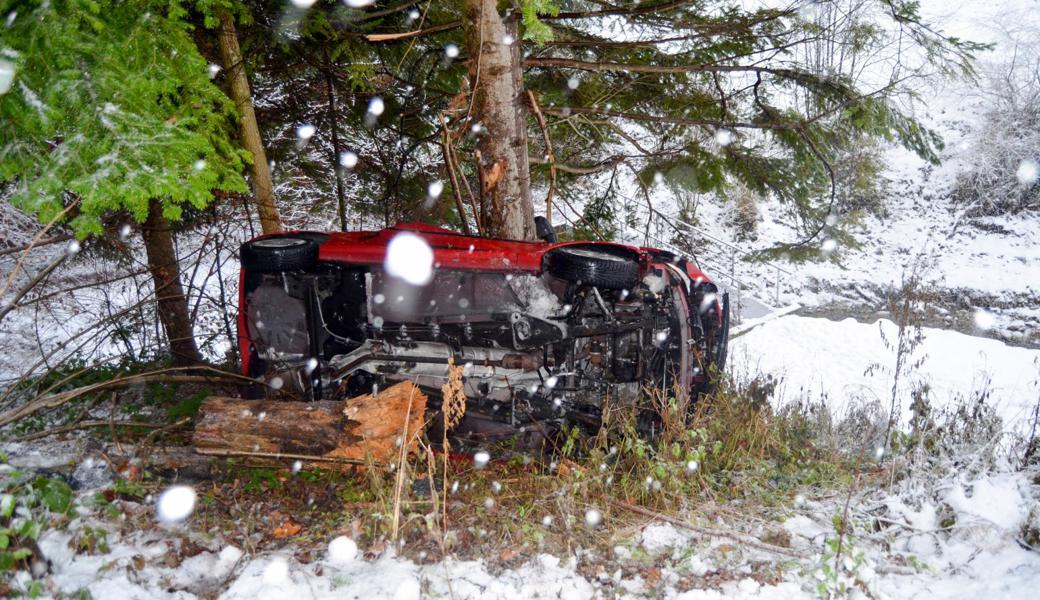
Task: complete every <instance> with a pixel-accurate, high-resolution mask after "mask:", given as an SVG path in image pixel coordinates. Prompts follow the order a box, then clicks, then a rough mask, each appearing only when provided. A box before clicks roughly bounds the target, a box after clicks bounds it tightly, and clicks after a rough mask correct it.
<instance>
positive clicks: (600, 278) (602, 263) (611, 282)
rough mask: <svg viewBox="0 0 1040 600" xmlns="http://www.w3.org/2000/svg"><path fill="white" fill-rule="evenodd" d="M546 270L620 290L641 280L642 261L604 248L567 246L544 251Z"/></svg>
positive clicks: (581, 281) (558, 275)
mask: <svg viewBox="0 0 1040 600" xmlns="http://www.w3.org/2000/svg"><path fill="white" fill-rule="evenodd" d="M545 270H546V271H548V272H549V274H550V275H553V276H554V277H559V278H560V279H563V280H565V281H570V282H573V283H583V284H586V285H591V286H595V287H600V288H606V289H612V290H619V289H627V288H631V287H633V286H634V285H636V284H637V283H638V282H639V263H637V262H636V261H634V260H632V259H631V258H628V257H626V256H622V255H620V254H612V253H610V252H606V251H603V250H594V249H591V248H583V247H571V246H565V247H563V248H557V249H556V250H553V251H551V252H549V253H548V254H546V255H545Z"/></svg>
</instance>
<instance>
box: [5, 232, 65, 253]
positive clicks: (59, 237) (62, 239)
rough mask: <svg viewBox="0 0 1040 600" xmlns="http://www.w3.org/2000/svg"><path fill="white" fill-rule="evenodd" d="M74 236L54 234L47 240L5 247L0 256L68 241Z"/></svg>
mask: <svg viewBox="0 0 1040 600" xmlns="http://www.w3.org/2000/svg"><path fill="white" fill-rule="evenodd" d="M72 237H73V236H72V235H56V236H53V237H49V238H47V239H45V240H40V241H37V242H31V243H28V244H25V245H24V246H15V247H13V248H4V249H3V250H0V256H7V255H8V254H14V253H15V252H23V251H26V250H32V249H33V248H39V247H41V246H49V245H51V244H60V243H61V242H67V241H69V240H71V239H72Z"/></svg>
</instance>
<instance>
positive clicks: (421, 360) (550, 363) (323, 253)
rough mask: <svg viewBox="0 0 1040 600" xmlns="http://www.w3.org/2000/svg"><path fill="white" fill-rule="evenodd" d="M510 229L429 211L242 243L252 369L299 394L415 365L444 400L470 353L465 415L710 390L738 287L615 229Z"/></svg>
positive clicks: (243, 335)
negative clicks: (482, 232)
mask: <svg viewBox="0 0 1040 600" xmlns="http://www.w3.org/2000/svg"><path fill="white" fill-rule="evenodd" d="M539 225H540V227H539V231H540V233H542V234H543V240H545V241H538V242H523V241H510V240H499V239H488V238H480V237H472V236H465V235H460V234H457V233H455V232H452V231H449V230H446V229H441V228H438V227H433V226H429V225H422V224H403V225H398V226H397V227H392V228H388V229H383V230H381V231H360V232H349V233H311V232H296V233H286V234H277V235H270V236H264V237H260V238H257V239H254V240H251V241H249V242H246V243H245V244H243V245H242V248H241V262H242V272H241V286H240V307H241V309H240V312H239V317H238V330H239V331H238V333H239V340H240V342H239V343H240V349H241V356H242V357H243V361H242V365H243V370H244V373H245V374H246V375H248V376H250V377H254V378H258V379H262V380H264V381H266V383H267V385H268V389H271V388H274V389H276V390H279V391H278V393H279V395H286V394H288V395H289V396H290V397H297V398H300V399H318V398H322V397H325V398H342V397H350V396H354V395H359V394H363V393H370V392H371V391H372V389H373V386H384V385H389V384H392V383H395V382H396V381H400V380H404V379H408V380H411V381H413V382H415V383H417V384H418V385H419V386H420V387H421V388H423V389H424V390H425V391H426V392H428V394H429V398H430V404H429V406H430V407H431V408H432V409H436V408H437V406H438V405H439V395H440V390H441V386H442V385H443V384H444V383H445V381H446V377H447V372H448V363H449V360H453V361H454V362H455V364H458V365H464V367H465V370H464V391H465V394H466V397H467V409H466V419H465V421H464V422H463V424H462V426H461V427H462V429H463V430H465V432H468V433H470V434H472V435H477V436H481V437H482V439H489V438H494V437H496V436H498V435H499V434H502V435H508V434H515V433H516V430H517V428H518V427H520V428H523V429H526V430H541V431H544V430H545V428H544V427H540V426H536V427H524V426H525V425H536V424H539V423H540V424H542V425H557V426H558V425H560V424H565V423H568V424H583V425H586V426H589V427H592V428H595V427H597V426H598V424H599V421H600V415H601V413H602V409H603V407H604V404H605V403H622V404H627V405H636V406H641V407H643V408H646V409H648V410H647V411H646V412H648V413H650V412H652V411H651V410H649V409H650V403H649V402H648V401H646V400H645V399H644V398H643V396H644V392H645V388H646V387H647V386H656V387H659V388H662V389H667V390H669V393H673V390H681V392H680V393H684V394H697V393H701V392H704V391H707V390H708V389H709V388H710V386H711V384H712V382H713V379H714V378H715V377H716V376H717V374H718V373H720V372H721V371H722V369H723V367H724V366H725V361H726V347H727V343H728V337H729V333H728V332H729V301H728V297H727V296H726V295H725V294H722V295H721V296H720V295H718V294H717V291H718V290H717V288H716V286H715V285H714V284H713V283H712V282H711V281H710V280H709V279H708V278H707V277H706V276H705V275H704V274H703V273H701V272H700V270H699V269H697V268H696V267H695V266H694V265H692V264H690V263H689V262H688V261H686V260H685V259H682V258H680V257H676V256H675V255H673V254H671V253H669V252H666V251H663V250H657V249H654V248H645V247H643V248H639V247H632V246H625V245H621V244H614V243H606V242H562V243H559V242H556V240H555V235H554V234H553V233H552V231H551V229H549V228H548V227H546V224H545V223H544V222H541V223H539Z"/></svg>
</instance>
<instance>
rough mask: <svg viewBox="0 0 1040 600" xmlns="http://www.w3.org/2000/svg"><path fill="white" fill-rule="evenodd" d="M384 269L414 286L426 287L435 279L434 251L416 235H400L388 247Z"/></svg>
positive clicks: (403, 233) (405, 233)
mask: <svg viewBox="0 0 1040 600" xmlns="http://www.w3.org/2000/svg"><path fill="white" fill-rule="evenodd" d="M383 267H384V268H385V269H386V272H387V273H389V274H390V275H393V276H394V277H399V278H401V279H403V280H405V281H406V282H408V283H410V284H412V285H426V284H427V283H429V282H430V279H432V278H433V250H432V249H431V248H430V245H429V244H427V243H426V240H424V239H423V238H421V237H419V236H417V235H415V234H414V233H409V232H401V233H398V234H397V235H395V236H394V238H393V239H392V240H390V243H389V244H388V245H387V247H386V260H385V261H384V262H383Z"/></svg>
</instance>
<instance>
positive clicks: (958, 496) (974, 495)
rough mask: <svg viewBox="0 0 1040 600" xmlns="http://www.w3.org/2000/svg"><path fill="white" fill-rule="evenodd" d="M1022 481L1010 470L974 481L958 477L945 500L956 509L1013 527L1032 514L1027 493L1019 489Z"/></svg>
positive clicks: (1019, 525) (1005, 528) (1008, 529)
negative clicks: (996, 475)
mask: <svg viewBox="0 0 1040 600" xmlns="http://www.w3.org/2000/svg"><path fill="white" fill-rule="evenodd" d="M1020 483H1021V482H1020V481H1019V480H1018V479H1017V478H1016V477H1014V476H1012V475H1009V474H1005V475H1001V476H999V477H987V478H983V479H981V480H978V481H972V482H960V481H958V482H957V483H956V484H954V486H953V488H952V489H951V490H950V492H949V494H947V496H946V503H947V504H949V505H950V507H952V508H953V509H954V510H956V511H957V512H960V513H962V514H965V515H971V516H974V517H978V518H980V519H984V520H986V521H988V522H990V523H992V524H993V525H995V526H997V527H999V528H1000V529H1004V530H1007V531H1014V530H1016V529H1018V528H1019V527H1021V526H1022V523H1023V522H1024V521H1025V519H1026V517H1027V516H1028V514H1029V510H1028V495H1027V494H1023V492H1022V490H1020V489H1019V485H1020Z"/></svg>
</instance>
